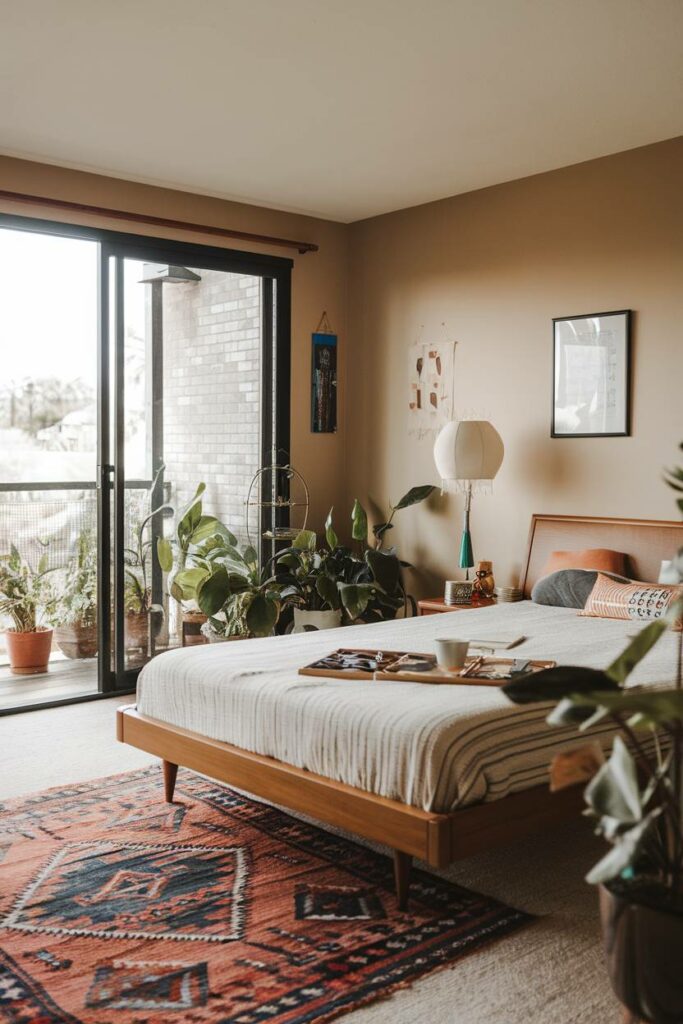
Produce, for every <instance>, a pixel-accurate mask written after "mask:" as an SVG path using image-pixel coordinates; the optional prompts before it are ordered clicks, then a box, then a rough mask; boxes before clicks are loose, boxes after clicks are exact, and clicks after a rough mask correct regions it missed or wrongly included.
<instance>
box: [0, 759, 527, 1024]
mask: <svg viewBox="0 0 683 1024" xmlns="http://www.w3.org/2000/svg"><path fill="white" fill-rule="evenodd" d="M530 920H531V918H530V917H529V915H527V914H524V913H522V912H520V911H517V910H513V909H511V908H510V907H506V906H505V905H503V904H501V903H498V902H497V901H496V900H493V899H489V897H487V896H480V895H478V894H477V893H474V892H470V891H468V890H466V889H461V888H459V887H458V886H455V885H451V884H450V883H448V882H445V881H443V880H442V879H440V878H437V877H436V876H433V875H428V874H425V873H422V872H417V871H416V872H415V880H414V882H413V886H412V890H411V898H410V903H409V909H408V910H407V911H400V910H399V909H398V907H397V902H396V897H395V895H394V883H393V877H392V869H391V862H390V860H389V859H388V858H387V857H383V856H381V855H380V854H377V853H374V852H372V851H370V850H368V849H366V848H365V847H363V846H359V845H357V844H356V843H353V842H350V841H348V840H346V839H342V838H340V837H338V836H335V835H332V834H331V833H329V832H325V831H323V830H322V829H319V828H316V827H315V826H313V825H308V824H305V823H304V822H302V821H300V820H298V819H296V818H293V817H291V816H290V815H288V814H285V813H283V812H282V811H279V810H276V809H274V808H273V807H270V806H268V805H267V804H262V803H258V802H256V801H254V800H250V799H248V798H247V797H245V796H242V795H240V794H238V793H235V792H233V791H232V790H230V789H227V788H226V787H224V786H221V785H218V784H217V783H214V782H210V781H208V780H206V779H203V778H201V777H200V776H198V775H194V774H193V773H191V772H189V771H186V770H184V769H181V771H180V775H179V781H178V786H177V789H176V799H175V802H174V803H173V804H167V803H165V802H164V796H163V786H162V780H161V770H160V768H159V767H156V766H155V767H153V768H146V769H143V770H142V771H135V772H130V773H127V774H126V775H120V776H117V777H115V778H108V779H98V780H96V781H94V782H88V783H82V784H79V785H74V786H68V787H66V788H62V789H53V790H48V791H47V792H45V793H37V794H34V795H32V796H29V797H26V798H24V799H21V800H13V801H10V802H7V803H5V804H4V805H2V807H0V1020H3V1021H31V1022H38V1021H40V1022H41V1024H114V1022H117V1024H142V1022H147V1021H150V1022H151V1021H152V1020H154V1021H159V1022H162V1021H164V1022H167V1021H175V1020H177V1021H192V1022H193V1024H230V1022H235V1024H237V1022H239V1024H262V1022H264V1021H268V1022H271V1024H305V1022H312V1021H315V1022H316V1024H320V1022H322V1021H326V1020H329V1019H331V1018H332V1017H335V1016H337V1015H338V1014H340V1013H344V1012H346V1011H348V1010H351V1009H353V1008H354V1007H357V1006H361V1005H363V1004H364V1003H368V1002H372V1001H373V1000H375V999H377V998H380V997H382V996H386V995H387V994H388V993H389V992H391V991H392V990H393V989H395V988H398V987H401V986H405V985H406V984H410V983H411V982H412V981H414V980H415V979H416V978H417V977H419V976H420V975H422V974H426V973H428V972H430V971H433V970H435V969H436V968H438V967H444V966H446V965H449V964H453V963H454V962H455V961H457V960H458V959H459V957H461V956H463V955H464V954H466V953H468V952H470V951H472V950H474V949H476V948H478V947H481V946H483V945H485V944H487V943H489V942H492V941H493V940H494V939H496V938H499V937H501V936H503V935H506V934H507V933H509V932H511V931H513V930H514V929H516V928H518V927H520V926H521V925H522V924H524V923H526V922H528V921H530Z"/></svg>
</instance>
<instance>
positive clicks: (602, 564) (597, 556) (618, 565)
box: [543, 548, 628, 576]
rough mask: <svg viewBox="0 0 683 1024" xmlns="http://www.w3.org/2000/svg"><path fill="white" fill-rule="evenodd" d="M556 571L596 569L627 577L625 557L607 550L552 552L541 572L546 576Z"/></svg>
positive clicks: (618, 552) (589, 549)
mask: <svg viewBox="0 0 683 1024" xmlns="http://www.w3.org/2000/svg"><path fill="white" fill-rule="evenodd" d="M558 569H597V570H598V572H613V573H614V575H615V576H627V575H628V574H627V572H626V555H624V554H622V552H621V551H610V550H609V548H585V549H584V550H583V551H553V552H552V553H551V555H550V558H549V559H548V561H547V563H546V567H545V569H544V570H543V575H544V576H547V575H548V574H549V573H551V572H557V570H558Z"/></svg>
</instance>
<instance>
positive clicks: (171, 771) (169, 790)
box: [161, 761, 178, 804]
mask: <svg viewBox="0 0 683 1024" xmlns="http://www.w3.org/2000/svg"><path fill="white" fill-rule="evenodd" d="M161 764H162V766H163V769H164V796H165V798H166V803H167V804H172V803H173V790H174V789H175V780H176V776H177V774H178V765H177V764H173V763H172V762H171V761H162V762H161Z"/></svg>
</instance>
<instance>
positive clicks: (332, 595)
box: [315, 573, 340, 609]
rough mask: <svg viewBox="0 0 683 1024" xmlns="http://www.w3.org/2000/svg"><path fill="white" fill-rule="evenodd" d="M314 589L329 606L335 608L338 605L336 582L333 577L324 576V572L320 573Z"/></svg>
mask: <svg viewBox="0 0 683 1024" xmlns="http://www.w3.org/2000/svg"><path fill="white" fill-rule="evenodd" d="M315 589H316V590H317V591H318V594H319V595H320V597H321V598H322V599H323V601H324V602H325V604H328V605H329V606H330V608H333V609H337V608H338V607H339V602H340V598H339V591H338V589H337V584H336V583H335V582H334V580H333V579H330V577H329V576H326V575H325V573H321V574H320V575H319V576H318V578H317V580H316V583H315Z"/></svg>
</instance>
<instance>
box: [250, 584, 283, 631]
mask: <svg viewBox="0 0 683 1024" xmlns="http://www.w3.org/2000/svg"><path fill="white" fill-rule="evenodd" d="M279 614H280V606H279V604H278V601H277V600H276V599H275V598H274V597H273V596H272V595H270V594H255V595H254V598H253V600H252V602H251V604H250V605H249V608H248V609H247V614H246V620H247V626H248V627H249V632H250V633H251V634H252V635H253V636H270V634H271V633H272V632H273V629H274V628H275V623H276V622H277V620H278V616H279Z"/></svg>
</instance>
